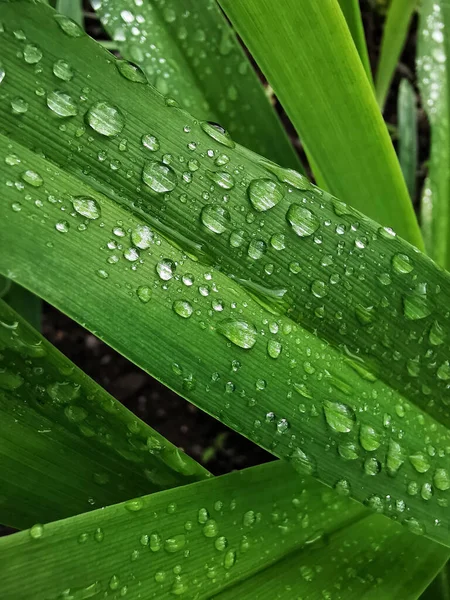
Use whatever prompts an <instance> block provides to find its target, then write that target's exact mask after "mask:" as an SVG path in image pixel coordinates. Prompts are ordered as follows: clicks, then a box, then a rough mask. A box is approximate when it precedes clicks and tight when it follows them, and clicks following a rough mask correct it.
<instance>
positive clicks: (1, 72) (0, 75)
mask: <svg viewBox="0 0 450 600" xmlns="http://www.w3.org/2000/svg"><path fill="white" fill-rule="evenodd" d="M5 75H6V71H5V67H4V66H3V63H2V62H1V61H0V83H1V82H2V81H3V80H4V79H5Z"/></svg>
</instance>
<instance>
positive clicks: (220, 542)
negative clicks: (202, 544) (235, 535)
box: [214, 535, 228, 552]
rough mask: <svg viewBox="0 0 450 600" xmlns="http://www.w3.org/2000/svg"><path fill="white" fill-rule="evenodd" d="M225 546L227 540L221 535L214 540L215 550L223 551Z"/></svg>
mask: <svg viewBox="0 0 450 600" xmlns="http://www.w3.org/2000/svg"><path fill="white" fill-rule="evenodd" d="M227 546H228V540H227V538H226V537H224V536H223V535H221V536H219V537H218V538H217V539H216V541H215V542H214V547H215V549H216V550H219V552H223V551H224V550H226V548H227Z"/></svg>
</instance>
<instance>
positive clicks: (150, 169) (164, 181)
mask: <svg viewBox="0 0 450 600" xmlns="http://www.w3.org/2000/svg"><path fill="white" fill-rule="evenodd" d="M142 181H143V182H144V183H145V185H148V187H149V188H150V189H151V190H153V191H154V192H155V193H156V194H165V193H167V192H171V191H172V190H174V189H175V187H176V185H177V176H176V173H175V171H174V170H173V169H172V168H171V167H169V166H168V165H165V164H164V163H162V162H159V161H157V160H152V161H147V162H145V163H144V167H143V169H142Z"/></svg>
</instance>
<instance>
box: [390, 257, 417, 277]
mask: <svg viewBox="0 0 450 600" xmlns="http://www.w3.org/2000/svg"><path fill="white" fill-rule="evenodd" d="M392 268H393V269H394V271H396V272H397V273H402V274H403V273H411V271H412V270H413V269H414V265H413V264H412V261H411V259H410V258H409V256H407V255H406V254H394V256H393V257H392Z"/></svg>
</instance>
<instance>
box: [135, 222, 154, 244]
mask: <svg viewBox="0 0 450 600" xmlns="http://www.w3.org/2000/svg"><path fill="white" fill-rule="evenodd" d="M131 241H132V242H133V244H134V245H135V246H136V248H139V249H140V250H146V249H147V248H150V245H151V244H152V242H153V231H152V230H151V229H150V227H148V226H147V225H137V226H136V228H135V229H134V230H133V231H132V232H131Z"/></svg>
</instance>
